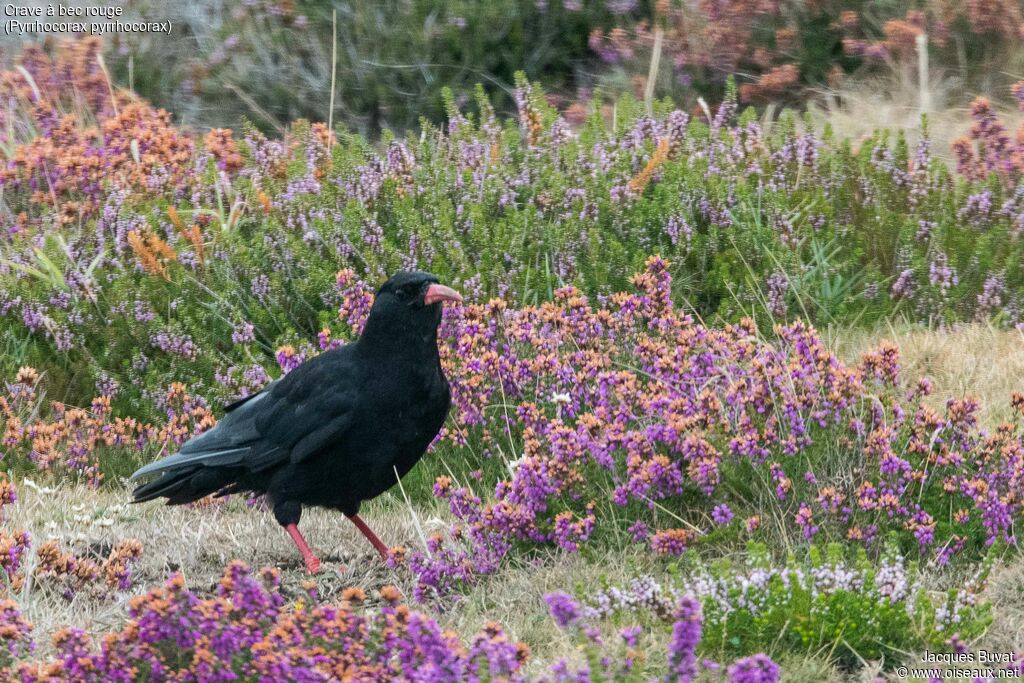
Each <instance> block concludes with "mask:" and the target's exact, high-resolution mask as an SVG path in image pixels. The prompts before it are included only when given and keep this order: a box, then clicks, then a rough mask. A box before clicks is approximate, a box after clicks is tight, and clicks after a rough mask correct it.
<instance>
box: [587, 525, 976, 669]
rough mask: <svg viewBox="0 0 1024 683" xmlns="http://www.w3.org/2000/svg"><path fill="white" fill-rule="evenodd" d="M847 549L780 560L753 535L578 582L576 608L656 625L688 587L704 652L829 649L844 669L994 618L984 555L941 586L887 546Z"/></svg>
mask: <svg viewBox="0 0 1024 683" xmlns="http://www.w3.org/2000/svg"><path fill="white" fill-rule="evenodd" d="M849 556H850V553H849V552H848V550H847V548H846V547H845V546H843V545H841V544H830V545H828V546H827V548H820V547H818V546H815V545H812V546H811V547H810V548H809V551H808V553H807V554H806V556H805V557H804V559H802V560H799V561H798V560H797V559H796V558H795V557H794V556H793V555H791V556H790V557H789V558H788V561H787V562H785V563H781V564H780V563H779V562H777V561H775V560H774V559H773V558H772V557H771V554H770V553H769V552H768V551H767V549H766V547H765V546H764V545H763V544H760V543H751V544H750V545H749V547H748V550H747V552H746V553H745V555H744V556H743V558H742V559H741V560H739V561H736V560H731V559H728V560H718V561H714V562H706V561H702V560H698V559H694V558H689V560H688V561H686V562H683V563H682V565H683V566H682V567H681V568H678V567H673V569H675V570H676V571H674V572H673V574H672V578H670V579H668V580H663V581H660V582H659V581H658V580H655V579H654V578H652V577H650V576H644V577H639V578H637V579H634V580H633V581H631V582H630V583H629V584H628V585H622V586H606V587H603V588H597V589H594V588H589V589H582V590H581V591H580V600H581V603H582V604H583V605H584V607H583V608H582V609H581V610H580V611H581V613H582V614H584V615H587V616H589V617H591V618H595V619H601V620H613V621H614V620H616V619H622V618H624V616H625V615H631V616H633V618H636V617H635V615H643V616H644V617H645V618H646V619H648V620H649V621H650V622H651V623H652V625H653V624H657V623H659V622H664V621H666V620H669V619H670V618H671V615H672V613H673V608H674V606H675V604H676V603H677V602H678V600H679V599H680V596H682V595H690V596H693V597H694V598H696V599H698V600H699V601H700V603H701V605H702V606H703V609H702V614H703V624H702V627H703V628H702V639H701V644H700V651H701V653H702V654H703V655H704V656H708V657H712V658H723V657H725V658H733V657H737V656H741V655H749V654H751V653H755V652H757V651H759V650H763V651H765V652H770V653H778V652H781V651H789V652H806V653H813V652H827V653H829V654H828V657H829V658H830V659H832V660H834V661H835V662H836V663H837V664H839V665H840V666H842V667H843V668H845V669H848V670H849V669H854V668H855V667H856V666H857V665H858V664H859V663H860V662H861V661H863V660H865V659H870V660H874V659H877V660H885V661H886V663H887V664H888V665H889V666H891V665H892V664H893V663H897V662H900V661H903V660H904V657H905V654H903V653H908V652H917V651H921V650H930V651H933V652H943V651H950V650H951V649H952V648H954V647H955V645H956V644H957V643H962V642H969V641H970V640H971V639H973V638H974V637H976V636H977V635H979V634H980V633H982V632H983V631H984V630H985V629H986V628H987V626H988V624H989V622H990V620H991V617H990V615H989V607H988V606H987V605H985V604H983V603H982V602H981V601H980V599H979V597H978V593H979V592H980V590H981V588H982V586H983V585H984V579H985V574H986V573H987V570H988V568H989V566H990V564H989V563H987V564H986V565H984V566H983V567H982V568H980V569H979V570H978V574H977V575H976V576H974V577H972V579H971V580H969V581H967V582H966V583H965V584H964V585H961V586H956V587H952V588H950V589H949V590H947V591H945V592H942V591H934V590H929V589H928V588H926V587H925V585H924V582H923V581H922V576H921V574H919V572H918V570H917V567H916V566H915V564H914V563H907V562H906V560H904V559H903V558H902V557H901V556H900V554H899V552H898V551H897V550H896V549H895V548H894V547H891V546H890V547H889V548H888V549H887V550H886V551H885V552H884V553H883V555H882V557H881V558H880V559H879V560H878V561H871V560H868V559H867V557H866V555H865V553H864V552H863V550H861V551H858V552H857V553H856V557H855V558H854V559H853V560H852V561H850V558H849Z"/></svg>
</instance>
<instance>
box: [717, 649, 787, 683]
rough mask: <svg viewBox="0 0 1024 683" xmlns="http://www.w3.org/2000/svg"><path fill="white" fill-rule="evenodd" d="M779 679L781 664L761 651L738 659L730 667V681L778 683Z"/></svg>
mask: <svg viewBox="0 0 1024 683" xmlns="http://www.w3.org/2000/svg"><path fill="white" fill-rule="evenodd" d="M778 680H779V665H778V664H776V663H775V662H773V661H772V660H771V658H770V657H769V656H768V655H766V654H764V653H761V652H759V653H758V654H756V655H753V656H751V657H744V658H743V659H738V660H736V662H735V663H734V664H733V665H732V666H730V667H729V683H776V681H778Z"/></svg>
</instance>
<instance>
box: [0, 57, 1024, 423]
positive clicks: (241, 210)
mask: <svg viewBox="0 0 1024 683" xmlns="http://www.w3.org/2000/svg"><path fill="white" fill-rule="evenodd" d="M86 53H87V51H86ZM28 66H32V67H33V68H36V70H37V71H38V72H39V73H40V74H46V73H51V72H52V73H54V74H62V78H64V79H65V80H64V81H58V82H57V84H56V85H55V87H57V88H58V91H57V92H55V93H54V94H53V95H52V96H50V97H44V98H41V99H39V101H38V102H34V101H32V100H33V99H34V98H36V94H35V91H34V90H33V89H32V88H31V87H29V86H28V85H27V84H25V83H22V84H21V85H22V87H21V89H20V90H18V92H19V93H21V95H22V97H23V98H28V99H27V100H26V102H25V104H26V106H25V107H23V109H24V111H25V112H26V114H25V116H26V117H27V118H25V119H22V120H23V123H24V125H22V126H21V127H20V128H19V127H15V130H18V131H22V133H19V135H20V137H12V138H11V139H10V140H9V141H8V143H9V145H10V146H11V149H12V152H11V153H10V155H9V156H8V160H7V163H6V167H5V168H4V169H3V170H2V172H0V182H2V184H3V189H4V205H3V208H2V211H3V215H4V217H5V220H6V221H7V225H8V227H7V235H6V237H5V239H4V241H3V244H2V247H0V280H2V282H3V289H2V293H0V321H2V322H0V347H2V348H4V349H5V351H6V352H5V354H4V358H5V362H6V364H7V366H6V368H5V369H6V371H7V372H8V373H11V372H13V371H14V370H16V368H17V367H20V366H22V365H32V366H34V367H38V368H41V369H44V370H45V371H46V372H47V373H48V375H49V376H50V377H51V379H52V380H53V382H52V383H51V386H52V387H53V389H54V390H56V391H57V392H58V394H57V395H56V396H55V397H56V398H60V399H62V400H66V401H69V402H72V403H78V404H83V403H85V402H87V401H88V400H90V399H91V398H92V396H93V395H94V394H95V391H96V386H97V385H98V384H99V385H102V386H104V387H107V388H110V387H115V386H116V387H118V393H117V394H116V395H115V394H112V399H113V401H114V403H115V404H119V405H120V406H122V407H127V406H132V408H133V413H134V414H135V415H137V416H139V417H146V416H148V415H150V414H151V412H149V411H151V410H152V407H153V406H154V405H155V402H156V398H157V397H158V396H160V395H161V394H162V392H163V391H164V390H165V388H166V386H167V385H168V384H169V383H170V382H172V381H177V380H180V381H182V382H184V383H185V384H186V385H187V386H188V387H189V388H190V390H191V391H192V392H193V393H196V394H198V395H202V396H206V397H209V398H218V399H226V398H229V394H235V395H237V394H239V393H242V392H245V391H251V390H253V389H255V388H256V387H259V386H261V385H262V384H263V383H264V382H265V381H266V380H267V378H268V375H267V372H268V368H270V367H272V359H273V354H274V352H275V351H276V349H277V348H279V347H280V346H282V345H286V344H289V345H292V346H293V347H294V348H296V349H299V348H300V347H301V346H302V344H310V343H313V341H314V340H315V339H316V338H317V335H318V334H320V333H321V332H323V330H324V327H325V326H328V327H329V326H330V325H332V324H333V321H334V317H335V316H334V315H333V313H332V311H331V308H332V307H334V306H336V305H337V303H338V293H337V290H336V289H335V288H334V287H333V286H332V283H334V281H335V275H336V273H337V271H338V270H339V269H342V268H351V269H353V270H354V271H355V273H356V274H357V275H361V276H363V277H366V278H368V280H369V281H370V282H375V281H379V280H383V279H384V277H385V276H386V275H387V274H389V273H391V272H394V271H395V270H398V269H401V268H420V269H424V270H430V271H433V272H435V273H436V274H438V275H439V276H440V277H441V278H442V280H444V281H446V282H448V283H449V284H452V285H453V286H456V287H459V288H460V289H461V290H463V293H464V295H466V296H467V297H468V299H469V300H470V301H476V302H483V301H486V300H487V298H488V297H491V296H495V295H497V296H502V297H505V298H507V299H508V300H510V301H511V302H512V303H514V304H515V303H537V302H540V301H544V300H549V299H550V298H551V297H552V295H553V292H554V290H555V289H557V288H559V287H561V286H563V285H568V284H571V285H574V286H577V287H579V288H580V289H581V290H582V291H583V292H584V293H587V294H591V295H594V294H599V295H600V294H608V293H610V292H612V291H615V290H616V289H621V288H622V287H624V286H625V285H626V284H627V279H628V277H629V276H630V275H631V274H632V273H633V272H634V271H636V270H637V269H639V268H640V267H642V265H643V263H644V260H645V259H646V257H647V255H649V254H650V253H661V254H663V255H664V256H666V257H668V258H669V259H670V260H671V262H672V263H673V270H672V275H673V283H674V285H673V291H672V298H673V300H674V301H676V302H678V303H680V304H683V305H685V306H687V307H688V308H690V309H691V310H692V311H693V312H695V313H697V314H699V315H700V316H701V317H702V318H703V319H710V320H716V319H723V320H726V321H736V320H738V319H740V318H741V317H744V316H747V317H753V318H755V319H756V320H758V321H759V322H760V323H762V326H763V327H764V329H770V327H771V326H770V324H769V323H770V322H771V321H774V320H785V319H787V318H790V317H797V316H799V317H804V318H810V319H811V320H816V321H819V322H825V323H828V322H844V321H845V322H863V323H872V322H875V321H878V320H881V319H893V318H899V317H907V318H911V319H915V320H922V321H927V322H933V323H942V322H953V321H957V320H971V319H975V318H991V319H993V320H995V321H996V322H997V323H998V324H1004V325H1011V324H1016V323H1017V322H1018V321H1019V320H1020V317H1021V313H1020V311H1021V291H1022V274H1021V265H1020V264H1021V262H1022V261H1021V258H1020V256H1021V253H1020V250H1021V240H1020V237H1019V233H1020V226H1019V223H1020V215H1022V214H1024V210H1022V209H1020V207H1018V206H1017V204H1019V197H1018V195H1017V193H1016V192H1015V191H1014V182H1015V178H1016V176H1015V175H1013V173H1008V172H1006V170H1005V169H1003V168H1002V167H1000V166H998V165H994V166H992V168H991V172H990V173H986V172H982V171H979V170H978V168H984V164H986V163H988V162H987V161H984V160H983V159H987V158H988V157H987V156H986V157H979V159H982V160H976V161H977V164H981V166H977V164H976V166H977V167H976V166H971V169H972V170H971V173H970V179H958V178H957V177H956V176H955V175H954V174H953V173H951V172H950V171H949V170H948V169H946V168H945V167H944V166H943V165H942V164H941V163H939V162H937V161H936V160H934V159H933V158H931V157H930V155H929V149H928V144H927V139H925V140H924V141H923V142H922V143H921V145H920V146H918V148H916V149H915V150H911V149H909V148H908V147H907V145H906V144H904V142H903V140H902V138H900V137H899V136H896V137H892V136H890V135H888V134H887V133H885V132H879V133H878V134H876V135H875V136H874V138H872V139H871V140H869V141H866V142H864V143H863V144H862V145H861V146H860V147H859V149H853V148H852V146H851V145H850V144H849V143H848V142H846V141H840V140H835V139H833V138H832V136H831V135H830V134H829V133H828V132H827V131H826V132H825V134H824V135H822V136H818V135H816V134H814V133H813V132H810V131H809V130H806V129H804V128H803V127H802V126H801V125H800V124H799V122H798V121H797V120H795V119H794V118H793V117H791V116H788V115H787V116H784V117H783V118H782V119H781V120H780V121H778V122H775V123H773V124H772V125H770V126H768V127H767V128H766V127H764V126H763V125H762V124H761V123H759V122H758V121H757V120H755V118H754V116H753V113H752V112H746V113H744V114H743V115H741V116H738V117H737V116H736V114H735V107H734V105H733V104H732V103H731V102H727V103H726V104H725V105H723V107H722V108H721V109H720V110H719V111H718V113H717V115H716V116H715V119H714V120H713V121H711V122H707V123H705V122H701V121H696V120H691V119H690V117H689V116H688V115H687V114H685V113H684V112H681V111H671V110H670V109H669V107H668V106H667V105H659V106H658V112H659V114H658V115H657V116H655V117H653V118H652V117H649V116H647V115H646V114H644V113H643V108H642V107H641V106H640V105H639V104H638V103H636V102H635V101H632V100H630V99H629V98H626V99H624V100H623V101H622V102H620V103H619V105H618V107H617V110H616V114H615V117H614V121H613V125H612V127H611V128H610V129H609V128H608V126H607V125H606V124H605V122H604V121H603V120H602V119H601V117H600V116H598V115H597V113H596V112H595V113H594V115H592V116H591V117H590V118H589V119H588V120H587V121H586V123H585V124H584V125H583V126H582V127H581V128H580V129H579V130H577V131H574V130H573V129H572V128H570V127H569V125H568V124H567V122H566V121H565V120H564V119H563V118H562V117H561V116H559V115H558V113H557V112H556V111H555V110H553V109H551V108H550V107H549V106H548V105H547V104H546V103H545V102H544V99H543V97H542V96H541V94H540V92H539V91H538V90H537V89H536V88H534V87H532V86H530V85H529V84H527V83H526V82H525V81H520V83H519V86H518V88H517V90H516V101H517V105H518V108H519V114H518V118H516V119H512V120H507V121H500V120H499V119H498V118H497V116H496V115H495V113H494V111H493V109H492V107H491V106H490V104H489V103H488V101H487V100H486V98H484V97H483V95H482V94H478V95H479V97H478V113H477V114H476V115H474V116H472V117H471V116H469V115H468V114H464V113H463V112H462V111H460V109H459V108H458V107H456V106H455V103H454V101H452V100H451V99H449V100H448V109H447V111H448V116H449V122H448V125H447V126H446V129H445V130H441V129H438V128H436V127H434V126H432V125H430V124H424V126H425V127H424V129H423V131H422V134H421V135H420V136H419V137H414V136H409V137H408V138H406V139H404V140H398V139H394V138H391V137H387V138H386V139H385V140H384V142H383V143H382V145H381V147H379V148H375V147H373V146H371V145H369V144H368V143H366V141H365V140H363V139H362V138H360V137H358V136H355V135H351V134H347V133H340V134H337V135H332V134H330V133H329V132H328V131H327V130H326V128H325V127H323V126H321V125H312V126H309V125H306V124H301V123H300V124H297V125H296V126H295V127H294V128H293V130H292V131H291V133H290V134H289V135H288V136H286V137H285V138H284V139H282V140H273V139H268V138H266V137H264V136H263V135H262V134H260V133H258V132H256V131H249V132H248V133H247V134H246V135H245V136H244V137H243V138H242V139H235V138H234V137H233V136H232V135H231V134H230V133H228V132H227V131H223V130H214V131H211V132H210V133H209V134H207V135H206V136H204V137H203V138H201V139H200V138H197V137H193V136H190V135H188V134H187V133H185V132H182V131H180V130H177V129H175V128H174V127H173V126H171V125H170V122H169V120H168V117H167V115H166V114H165V113H162V112H160V111H158V110H154V109H152V108H151V107H149V106H148V105H146V104H145V103H141V102H129V101H121V104H119V105H118V106H117V107H116V108H111V109H110V110H109V111H108V110H107V109H104V108H102V107H101V108H100V109H99V110H94V111H93V113H92V116H93V117H95V118H90V117H86V116H84V115H83V114H80V113H76V109H75V108H74V107H71V106H70V105H69V104H67V102H68V97H65V96H62V95H60V92H67V93H70V94H73V93H76V92H78V83H79V82H80V81H81V82H83V83H84V86H83V87H86V90H85V91H84V92H86V93H93V94H92V95H89V97H87V98H86V100H88V101H91V100H92V99H96V98H98V96H96V97H94V95H95V92H94V91H95V90H96V89H97V88H99V84H98V81H97V79H96V78H95V74H94V73H93V72H92V71H90V70H89V69H78V70H76V69H74V68H70V67H69V68H68V69H57V68H55V65H53V64H51V63H49V62H47V61H46V59H45V57H44V56H43V55H36V57H35V58H34V60H33V61H32V62H31V63H29V64H28ZM27 68H28V67H26V69H27ZM68 73H70V74H71V77H67V76H66V74H68ZM7 78H8V79H10V80H12V82H14V83H17V82H19V81H17V79H18V78H21V79H22V81H24V75H23V74H22V73H21V72H20V71H19V72H14V73H13V75H12V74H8V75H7ZM76 79H77V80H76ZM82 79H85V80H84V81H82ZM36 86H38V83H36ZM60 88H63V89H64V90H63V91H61V90H60ZM89 88H92V90H90V89H89ZM100 101H101V100H100ZM76 102H78V106H84V104H85V103H83V100H82V99H81V98H77V99H76ZM29 105H31V106H29ZM93 121H95V122H93ZM990 128H991V126H989V127H988V128H986V130H988V129H990ZM983 137H984V136H982V135H981V134H980V133H979V134H978V135H977V136H976V139H978V140H979V143H984V140H983V139H982V138H983ZM979 149H980V148H979ZM989 149H990V146H987V145H985V146H984V150H985V152H984V154H986V155H987V154H989V151H988V150H989ZM335 332H340V331H339V330H336V331H335ZM229 340H230V341H229ZM140 411H141V412H140Z"/></svg>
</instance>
